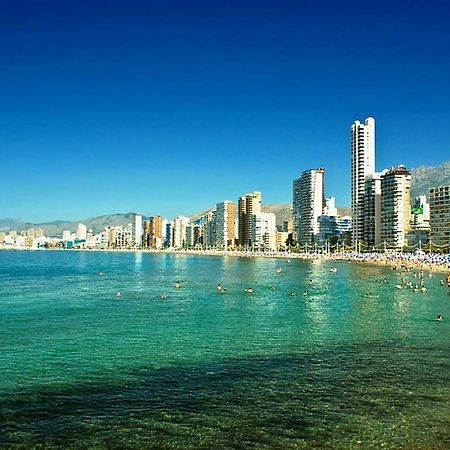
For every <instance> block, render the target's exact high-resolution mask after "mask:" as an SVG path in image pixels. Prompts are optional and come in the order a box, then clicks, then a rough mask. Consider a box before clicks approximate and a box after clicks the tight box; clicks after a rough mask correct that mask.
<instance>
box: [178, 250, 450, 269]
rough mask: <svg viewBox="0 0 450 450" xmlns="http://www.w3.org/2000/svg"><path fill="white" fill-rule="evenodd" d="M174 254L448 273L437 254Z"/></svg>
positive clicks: (449, 260)
mask: <svg viewBox="0 0 450 450" xmlns="http://www.w3.org/2000/svg"><path fill="white" fill-rule="evenodd" d="M175 253H186V254H196V255H198V254H200V255H213V256H224V255H226V256H241V257H249V258H250V257H257V256H260V257H267V258H291V259H308V260H311V259H322V260H340V261H342V260H344V261H354V262H360V263H371V264H381V265H390V266H395V265H399V266H402V265H405V264H406V265H407V266H408V267H414V268H416V269H419V270H420V269H427V270H431V271H439V272H442V271H444V272H450V254H437V253H402V252H391V253H388V252H387V253H378V252H371V253H358V252H339V253H330V254H327V253H295V252H290V251H252V250H247V251H241V250H176V251H175Z"/></svg>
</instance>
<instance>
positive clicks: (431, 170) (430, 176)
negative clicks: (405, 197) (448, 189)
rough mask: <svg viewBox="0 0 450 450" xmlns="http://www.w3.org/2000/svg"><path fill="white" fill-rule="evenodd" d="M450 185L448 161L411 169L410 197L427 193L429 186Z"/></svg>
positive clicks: (449, 165) (449, 163) (449, 162)
mask: <svg viewBox="0 0 450 450" xmlns="http://www.w3.org/2000/svg"><path fill="white" fill-rule="evenodd" d="M449 185H450V161H448V162H446V163H444V164H441V165H440V166H438V167H424V166H422V167H418V168H417V169H413V170H412V171H411V197H417V196H418V195H424V194H428V192H429V190H430V188H432V187H439V186H449Z"/></svg>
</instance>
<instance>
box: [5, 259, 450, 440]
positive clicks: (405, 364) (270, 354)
mask: <svg viewBox="0 0 450 450" xmlns="http://www.w3.org/2000/svg"><path fill="white" fill-rule="evenodd" d="M278 266H280V267H282V269H283V271H282V273H280V274H278V273H277V271H276V268H277V267H278ZM331 267H337V273H331V272H330V268H331ZM100 271H102V272H104V276H103V277H100V276H99V275H98V272H100ZM399 276H400V274H399V273H398V272H394V271H392V270H390V269H387V268H382V267H370V266H361V265H356V264H350V263H347V262H340V263H326V262H303V261H298V260H292V261H291V262H287V261H284V260H275V259H262V258H254V259H245V258H232V257H207V256H205V257H201V256H185V255H177V256H175V255H165V254H163V255H153V254H142V253H93V252H63V251H61V252H7V251H3V252H0V319H1V324H2V326H1V327H0V369H1V377H0V444H3V445H6V446H12V445H16V446H17V445H18V446H22V447H23V448H30V447H33V446H45V447H49V448H51V447H53V446H55V447H66V448H73V447H79V448H86V447H95V448H119V447H120V448H143V447H147V448H151V447H155V448H183V449H185V448H192V449H199V448H224V447H226V448H342V449H344V448H345V449H348V448H374V449H375V448H421V449H424V448H442V449H447V448H450V407H449V400H450V296H448V292H447V291H448V289H447V288H444V287H442V286H441V285H440V282H439V281H440V279H441V278H442V276H437V275H435V276H433V277H432V278H428V277H426V279H425V282H426V284H427V287H428V293H427V294H426V295H423V294H416V293H413V291H412V290H410V289H408V290H399V289H395V284H397V283H398V277H399ZM405 278H406V280H411V281H413V282H417V280H416V279H414V278H413V277H412V274H407V275H405ZM176 280H182V283H181V288H180V289H176V288H175V287H174V284H175V282H176ZM219 281H220V282H221V284H222V286H223V287H224V288H226V289H227V291H226V292H225V293H217V292H216V290H215V287H216V284H217V282H219ZM249 286H251V287H253V288H254V290H255V292H254V293H253V294H246V293H245V292H244V288H245V287H249ZM305 290H306V291H307V295H303V293H304V291H305ZM118 291H120V292H121V296H120V297H117V296H116V293H117V292H118ZM291 291H293V292H295V293H296V294H297V295H294V296H291V295H289V293H290V292H291ZM163 292H165V293H167V294H168V296H169V297H168V298H167V299H165V300H164V299H161V298H160V295H161V293H163ZM437 314H443V315H444V317H445V320H444V321H443V322H436V321H434V320H433V319H434V318H435V317H436V315H437Z"/></svg>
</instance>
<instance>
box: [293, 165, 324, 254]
mask: <svg viewBox="0 0 450 450" xmlns="http://www.w3.org/2000/svg"><path fill="white" fill-rule="evenodd" d="M324 172H325V170H324V169H323V168H322V167H320V168H318V169H311V170H306V171H305V172H303V173H302V174H301V176H300V178H298V179H296V180H294V195H293V211H294V229H295V232H296V234H297V241H298V242H299V243H300V244H301V245H304V244H312V243H314V239H315V237H316V236H317V234H318V233H319V223H318V220H317V219H318V218H319V216H321V215H322V214H323V208H324Z"/></svg>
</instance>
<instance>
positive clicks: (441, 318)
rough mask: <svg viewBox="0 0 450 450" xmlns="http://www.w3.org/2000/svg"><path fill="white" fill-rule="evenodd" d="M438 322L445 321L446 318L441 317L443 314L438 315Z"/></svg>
mask: <svg viewBox="0 0 450 450" xmlns="http://www.w3.org/2000/svg"><path fill="white" fill-rule="evenodd" d="M436 320H438V321H439V322H442V321H443V320H444V316H443V315H441V314H438V315H437V316H436Z"/></svg>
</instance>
